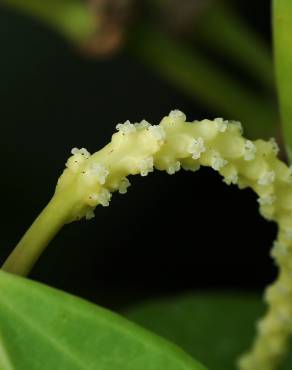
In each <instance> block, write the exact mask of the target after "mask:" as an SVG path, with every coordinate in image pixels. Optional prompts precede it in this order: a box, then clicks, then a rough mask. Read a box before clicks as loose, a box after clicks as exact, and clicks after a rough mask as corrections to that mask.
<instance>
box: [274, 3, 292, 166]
mask: <svg viewBox="0 0 292 370" xmlns="http://www.w3.org/2000/svg"><path fill="white" fill-rule="evenodd" d="M273 34H274V54H275V65H276V77H277V88H278V95H279V103H280V112H281V118H282V127H283V136H284V140H285V144H286V149H287V154H288V157H289V160H290V162H291V161H292V1H291V0H274V1H273Z"/></svg>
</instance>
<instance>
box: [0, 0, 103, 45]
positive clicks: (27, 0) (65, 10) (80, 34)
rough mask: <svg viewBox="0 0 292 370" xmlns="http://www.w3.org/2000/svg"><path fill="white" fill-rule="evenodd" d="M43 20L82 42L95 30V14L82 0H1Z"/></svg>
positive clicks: (68, 36)
mask: <svg viewBox="0 0 292 370" xmlns="http://www.w3.org/2000/svg"><path fill="white" fill-rule="evenodd" d="M0 4H4V5H7V6H10V7H13V8H15V9H17V10H19V11H22V12H24V13H26V14H28V15H30V16H33V17H34V18H36V19H39V20H42V21H43V22H44V23H46V24H48V25H50V26H51V27H52V28H53V29H55V30H57V31H58V32H60V33H61V34H62V35H63V36H65V37H66V38H67V39H69V40H70V41H73V42H82V41H84V40H86V39H87V38H88V37H90V36H91V35H92V34H93V32H94V30H95V27H96V26H95V23H94V19H93V15H92V14H91V12H90V10H89V8H88V7H87V6H85V4H84V2H82V1H80V0H47V1H46V0H0Z"/></svg>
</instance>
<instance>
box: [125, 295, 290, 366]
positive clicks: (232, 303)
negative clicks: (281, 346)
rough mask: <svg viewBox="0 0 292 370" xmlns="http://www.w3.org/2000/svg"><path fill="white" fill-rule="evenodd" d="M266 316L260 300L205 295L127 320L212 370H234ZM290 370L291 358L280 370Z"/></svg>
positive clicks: (150, 306)
mask: <svg viewBox="0 0 292 370" xmlns="http://www.w3.org/2000/svg"><path fill="white" fill-rule="evenodd" d="M263 313H264V305H263V303H262V301H261V299H260V298H259V297H257V296H252V295H240V294H221V295H220V294H207V293H206V294H198V295H187V296H181V297H177V298H172V299H164V300H158V301H154V302H149V303H147V304H143V305H140V306H138V307H133V308H132V309H129V310H128V311H127V313H126V316H127V317H128V318H130V319H131V320H133V321H135V322H137V323H139V324H140V325H143V326H144V327H146V328H147V329H150V330H153V331H154V332H156V333H157V334H159V335H161V336H164V337H165V338H167V339H169V340H171V341H173V342H174V343H176V344H178V345H180V346H181V347H182V348H183V349H184V350H186V351H187V352H188V353H190V354H191V355H193V356H195V357H196V358H197V359H198V360H200V361H202V362H203V363H204V364H205V365H206V366H208V368H209V369H214V370H234V369H235V368H236V366H235V363H236V359H237V358H238V356H240V354H242V353H243V352H244V351H246V350H247V349H248V348H249V346H250V345H251V343H252V339H253V336H254V328H255V322H256V320H257V319H258V318H259V317H260V316H261V315H262V314H263ZM291 369H292V354H290V355H289V358H288V359H287V361H286V362H285V364H284V365H283V366H282V367H281V368H280V369H279V370H291ZM258 370H264V369H258Z"/></svg>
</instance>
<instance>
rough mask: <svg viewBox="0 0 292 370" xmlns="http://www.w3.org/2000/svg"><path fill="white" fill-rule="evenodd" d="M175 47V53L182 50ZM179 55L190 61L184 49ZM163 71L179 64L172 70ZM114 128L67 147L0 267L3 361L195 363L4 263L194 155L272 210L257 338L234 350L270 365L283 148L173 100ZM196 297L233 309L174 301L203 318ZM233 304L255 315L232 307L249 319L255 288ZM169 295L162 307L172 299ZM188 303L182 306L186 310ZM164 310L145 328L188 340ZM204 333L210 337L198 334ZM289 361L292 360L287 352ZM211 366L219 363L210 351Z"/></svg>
mask: <svg viewBox="0 0 292 370" xmlns="http://www.w3.org/2000/svg"><path fill="white" fill-rule="evenodd" d="M291 15H292V8H291V5H290V3H289V1H285V0H275V1H274V29H275V30H276V31H275V33H274V34H275V50H276V68H277V77H278V88H279V91H280V106H281V113H282V117H283V118H282V120H283V125H284V127H285V130H284V137H285V141H286V142H287V145H288V147H289V145H290V144H289V143H290V142H289V140H290V138H291V135H290V131H289V128H290V125H289V122H290V121H291V119H290V118H291V115H290V113H291V112H290V111H291V104H290V102H289V99H288V97H289V93H290V87H291V83H290V81H291V76H290V75H289V74H290V72H289V65H290V60H291V54H290V53H289V52H285V53H284V50H286V48H287V44H288V41H287V39H286V36H287V35H290V33H291V30H292V28H291V24H292V22H290V21H291V20H292V19H291ZM278 23H279V24H278ZM161 40H162V41H161ZM288 40H289V38H288ZM159 42H160V43H162V45H165V44H164V41H163V38H161V39H158V44H159ZM149 45H150V44H149ZM169 50H172V48H171V47H170V48H169ZM142 51H143V50H142ZM157 55H158V54H157ZM177 55H178V57H180V56H181V55H183V52H182V53H179V54H177ZM182 59H183V60H184V61H185V60H186V59H185V57H183V58H182ZM158 60H159V58H158ZM202 65H203V64H202ZM165 69H167V68H166V67H165ZM171 74H172V75H175V73H174V72H171ZM186 81H187V78H186ZM199 86H200V85H199ZM206 94H207V95H208V91H207V93H206ZM117 129H118V132H117V133H115V134H114V135H113V137H112V141H111V142H110V143H109V144H108V145H106V146H105V147H104V148H103V149H101V150H99V151H97V152H96V153H94V154H92V155H90V153H89V152H88V151H87V150H86V149H84V148H82V149H77V148H74V149H73V150H72V156H71V157H70V158H69V159H68V161H67V163H66V167H67V168H66V169H65V170H64V172H63V174H62V175H61V177H60V179H59V180H58V184H57V187H56V191H55V194H54V196H53V198H52V200H51V201H50V202H49V204H48V206H47V207H46V208H45V209H44V211H43V212H42V213H41V214H40V216H39V217H38V218H37V219H36V221H35V222H34V223H33V225H32V226H31V228H30V229H29V230H28V231H27V233H26V234H25V235H24V237H23V238H22V240H21V241H20V243H19V244H18V245H17V246H16V248H15V249H14V251H13V252H12V254H11V255H10V256H9V258H8V259H7V260H6V262H5V263H4V265H3V267H2V270H3V271H2V272H0V286H1V293H2V294H1V298H0V355H1V356H0V368H1V369H2V368H3V370H6V369H14V368H15V369H27V368H30V369H38V368H40V366H42V368H47V369H51V368H53V367H56V368H60V369H67V368H68V369H69V368H70V369H74V368H76V369H80V368H86V369H87V368H92V369H93V368H98V369H104V370H109V369H125V370H126V369H138V368H141V369H148V368H149V369H153V368H155V369H165V368H170V369H172V368H173V369H180V368H181V369H194V370H195V369H203V366H202V365H200V364H199V363H197V362H196V361H195V360H193V359H192V358H191V357H189V356H188V355H186V354H185V353H184V352H183V351H181V350H179V349H178V348H176V347H175V346H173V345H171V344H169V343H168V342H166V341H164V340H162V339H160V338H159V337H157V336H155V335H152V334H150V333H149V332H147V331H144V330H143V329H141V328H139V327H137V326H136V325H134V324H132V323H130V322H128V321H126V320H125V319H122V318H121V317H118V316H117V315H115V314H112V313H109V312H108V311H105V310H102V309H99V308H97V307H94V306H92V305H90V304H87V303H85V302H83V301H81V300H79V299H77V298H74V297H72V296H69V295H66V294H64V293H61V292H58V291H56V290H53V289H50V288H47V287H44V286H41V285H39V284H37V283H33V282H31V281H29V280H26V279H23V278H19V277H15V276H13V275H11V273H13V274H18V275H23V276H24V275H27V274H28V273H29V271H30V270H31V268H32V266H33V264H34V263H35V262H36V261H37V259H38V257H39V256H40V254H41V253H42V251H43V250H44V248H45V247H46V246H47V244H48V243H49V242H50V240H51V239H52V238H53V237H54V236H55V235H56V233H57V232H59V230H60V229H61V228H62V226H63V225H64V224H65V223H69V222H72V221H75V220H79V219H81V218H83V217H85V218H87V219H89V218H92V217H94V209H95V207H96V206H97V205H99V204H100V205H103V206H108V205H109V201H110V198H111V193H112V192H115V191H118V192H119V193H121V194H124V193H126V192H127V188H128V187H129V185H130V183H129V180H128V179H127V176H128V175H135V174H140V175H141V176H146V175H147V174H148V173H149V172H152V171H153V169H154V168H156V169H158V170H165V171H166V172H167V173H168V174H170V175H172V174H174V173H175V172H177V171H178V170H179V169H180V167H182V168H183V169H185V170H191V171H196V170H198V169H199V168H200V166H209V167H211V168H213V169H214V170H215V171H218V172H219V173H220V174H221V175H222V177H223V180H224V182H225V183H226V184H229V185H230V184H237V185H238V186H239V188H245V187H251V188H252V189H253V190H254V191H255V192H256V194H257V195H258V196H259V198H258V202H259V207H260V212H261V214H262V215H263V217H265V218H266V219H268V220H274V221H276V222H277V224H278V227H279V229H278V237H277V241H276V242H275V244H274V247H273V249H272V256H273V257H274V258H275V260H276V263H277V265H278V267H279V276H278V278H277V280H276V281H275V283H273V284H272V285H271V286H270V287H268V288H267V290H266V294H265V298H266V302H267V303H268V310H267V312H266V313H265V315H264V316H263V319H261V321H260V322H259V324H258V328H257V335H256V338H255V341H254V344H253V347H252V349H251V350H250V352H249V353H248V354H247V355H245V356H244V357H242V358H241V359H240V361H239V368H240V369H242V370H254V369H262V370H274V369H276V368H277V367H278V366H279V364H280V362H281V360H282V359H283V356H284V355H285V353H286V351H287V346H288V339H289V335H290V333H291V315H292V304H291V299H290V295H291V289H292V282H291V263H292V260H291V245H292V244H291V230H292V218H291V207H292V203H291V202H292V171H291V167H289V166H287V165H286V164H285V163H283V162H282V161H280V160H279V159H278V158H277V154H278V151H279V149H278V146H277V144H276V142H275V140H274V139H271V140H269V141H264V140H254V141H252V140H248V139H246V138H244V137H243V136H242V128H241V125H240V123H239V122H237V121H225V120H223V119H221V118H217V119H215V120H214V121H210V120H203V121H194V122H186V117H185V115H184V114H183V113H182V112H180V111H178V110H175V111H172V112H171V113H170V114H169V116H167V117H164V118H163V120H162V121H161V123H160V124H159V125H153V126H152V125H150V124H149V123H148V122H147V121H145V120H143V121H141V122H140V123H135V124H132V123H130V122H129V121H127V122H125V123H124V124H119V125H118V126H117ZM5 271H6V272H5ZM7 272H8V273H7ZM212 299H213V301H212ZM201 301H204V302H208V304H210V302H211V306H212V302H214V301H216V307H219V306H220V307H223V309H225V310H226V309H228V308H229V309H230V310H232V311H233V310H235V311H236V312H238V311H240V308H239V307H238V306H236V304H235V303H234V301H233V300H231V301H229V299H228V298H226V297H223V298H220V297H213V298H211V300H210V298H208V297H207V298H206V297H199V298H198V299H197V301H196V300H194V301H193V300H192V298H190V299H189V300H186V301H182V302H179V303H175V306H176V307H184V306H188V305H190V306H191V307H192V308H193V309H194V311H196V309H197V312H195V313H194V314H196V317H197V318H200V315H201V313H200V310H199V309H198V307H199V305H200V302H201ZM204 304H206V303H204ZM240 305H242V306H243V307H244V308H245V307H247V306H248V307H249V310H247V312H249V313H250V316H251V317H249V318H248V317H247V316H248V315H247V314H246V313H245V314H244V315H242V312H240V316H242V317H243V318H247V322H248V321H249V320H250V319H252V318H254V316H258V315H259V313H261V311H262V308H261V307H260V305H259V304H257V303H255V300H254V298H253V297H246V298H244V299H242V301H240ZM166 306H167V308H166V311H167V310H169V307H168V305H166ZM149 310H150V316H151V317H159V315H161V313H159V312H157V311H155V306H154V307H152V308H151V306H150V308H149V307H148V308H147V307H146V308H142V309H140V310H137V311H134V312H129V313H128V315H129V317H130V318H133V320H135V321H137V322H138V323H139V322H140V323H142V324H143V323H144V324H145V323H146V325H147V318H148V317H149ZM151 310H152V312H151ZM153 311H154V312H153ZM169 312H171V310H170V311H169ZM185 312H190V309H189V308H188V310H186V311H185ZM190 314H191V313H190ZM160 320H161V319H159V321H157V322H155V320H154V322H153V320H151V321H150V324H149V326H150V328H151V326H152V329H153V330H154V331H156V332H157V333H159V334H162V335H164V336H165V337H167V338H169V339H171V340H173V341H175V342H178V344H181V346H183V347H184V348H185V349H187V347H188V345H189V343H187V342H185V343H184V340H185V339H184V340H180V339H179V338H172V333H174V332H172V331H171V330H169V329H168V330H167V319H166V318H165V317H164V320H162V321H160ZM207 320H209V318H208V317H204V318H203V321H207ZM217 321H218V322H220V319H219V318H218V320H217ZM243 321H244V320H243ZM194 322H196V321H195V320H194ZM165 323H166V324H165ZM199 323H200V321H198V322H197V325H198V326H199ZM165 325H166V326H165ZM177 332H179V330H177ZM242 333H244V334H243V338H241V339H238V342H239V343H241V342H244V344H246V342H247V340H246V339H247V337H249V336H250V335H251V333H246V332H245V330H244V328H242ZM234 335H235V334H234V333H233V334H232V331H231V334H230V337H231V338H233V341H234V342H235V343H233V344H232V346H233V347H232V346H231V347H230V348H229V351H227V355H226V357H224V358H223V359H221V363H219V365H218V368H219V367H221V368H222V370H223V367H222V366H223V364H224V361H225V364H226V366H229V362H228V361H230V359H229V360H226V358H227V357H228V355H231V353H232V355H238V352H239V351H242V350H243V349H244V348H243V347H241V345H239V347H238V348H235V345H236V341H237V339H236V340H234ZM209 340H210V342H209ZM192 341H193V338H191V342H192ZM210 343H211V339H209V338H208V339H207V341H206V343H205V344H204V345H205V346H208V344H210ZM198 347H200V345H198ZM205 350H206V349H205ZM208 351H210V352H211V349H210V348H209V349H208ZM198 353H199V352H198ZM27 354H29V355H27ZM201 354H202V357H201V358H200V360H202V359H204V351H203V347H202V348H201ZM195 357H196V356H195ZM211 357H212V355H211ZM218 358H219V357H218ZM232 360H233V359H232ZM44 361H45V362H44ZM210 363H211V362H210ZM287 364H288V365H287V366H290V367H291V360H290V359H289V360H288V362H287ZM289 364H290V365H289ZM213 366H214V367H215V366H216V361H214V362H213Z"/></svg>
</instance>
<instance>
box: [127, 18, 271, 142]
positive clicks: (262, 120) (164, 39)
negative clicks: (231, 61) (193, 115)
mask: <svg viewBox="0 0 292 370" xmlns="http://www.w3.org/2000/svg"><path fill="white" fill-rule="evenodd" d="M130 48H131V50H132V51H133V52H134V53H135V54H136V55H137V56H138V57H140V58H142V59H143V60H144V61H145V62H146V63H147V64H148V65H150V66H152V67H154V68H155V69H156V70H157V71H158V72H159V73H160V75H161V76H163V77H164V78H165V79H167V80H168V81H171V82H172V83H173V84H174V85H175V86H177V87H179V88H180V89H181V90H182V91H184V92H186V93H187V94H188V95H190V96H192V97H194V98H196V99H199V100H201V101H202V102H203V103H206V104H207V105H209V106H210V107H212V109H213V110H214V111H217V112H219V114H222V115H225V116H227V118H231V119H238V120H241V121H242V122H244V124H245V127H246V128H247V133H248V135H250V136H251V137H254V138H255V137H263V138H268V137H270V136H275V135H276V123H277V120H278V116H277V112H276V110H275V108H274V106H275V104H274V102H273V100H271V101H270V100H268V99H267V98H264V97H261V96H258V95H257V94H255V93H254V92H252V91H249V90H248V89H246V88H244V87H243V86H242V85H241V84H240V83H238V82H236V81H235V80H233V79H232V78H230V77H229V76H228V75H226V74H224V72H222V71H220V70H218V68H217V66H216V65H214V64H213V63H212V62H210V61H209V60H208V59H206V58H204V57H203V56H202V55H199V54H198V53H196V52H195V51H193V50H190V49H189V48H188V47H187V46H186V45H183V44H182V43H181V42H176V41H175V40H173V39H170V38H169V37H168V36H167V35H166V34H165V33H162V32H161V31H159V30H157V29H155V28H154V27H151V26H149V25H144V26H140V27H138V26H137V27H136V28H135V33H133V34H132V38H131V40H130Z"/></svg>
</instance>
